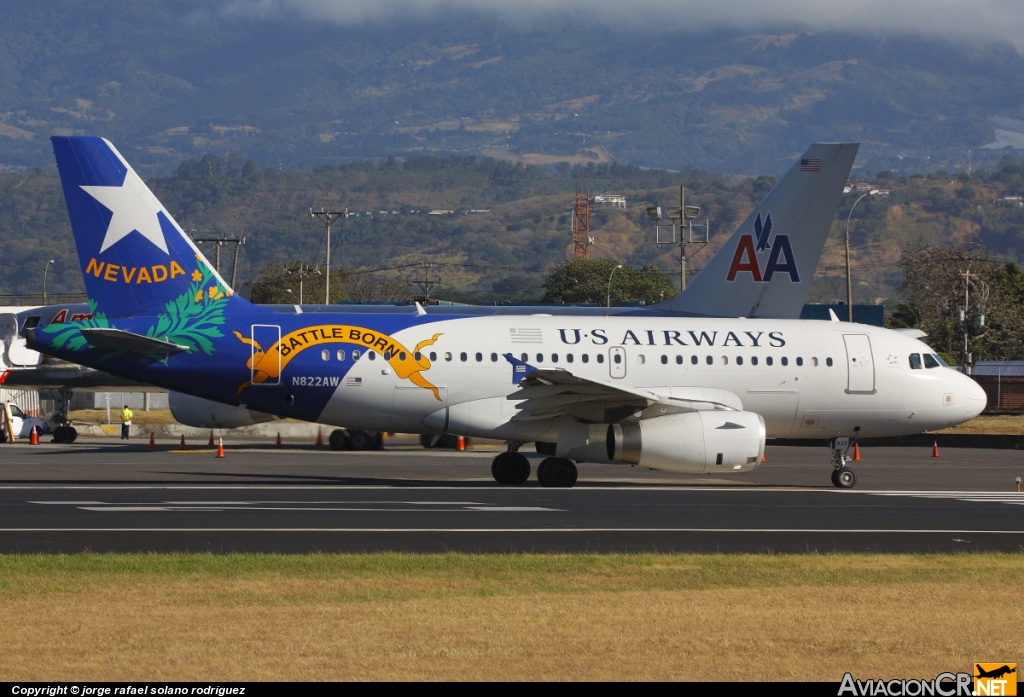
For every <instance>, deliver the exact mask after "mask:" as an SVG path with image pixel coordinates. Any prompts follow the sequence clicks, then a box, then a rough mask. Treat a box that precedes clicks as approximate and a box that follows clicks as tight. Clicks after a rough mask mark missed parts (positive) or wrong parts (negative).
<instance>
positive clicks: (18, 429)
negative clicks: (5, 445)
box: [0, 402, 50, 442]
mask: <svg viewBox="0 0 1024 697" xmlns="http://www.w3.org/2000/svg"><path fill="white" fill-rule="evenodd" d="M5 408H6V409H9V410H10V414H11V426H12V428H11V430H12V432H13V433H14V437H15V438H28V437H29V436H30V435H31V434H32V428H33V427H35V428H36V433H37V434H39V435H42V434H44V433H49V432H50V425H49V424H48V423H46V422H45V421H43V420H42V419H37V418H36V417H34V416H29V415H28V414H26V413H25V412H23V411H22V410H21V407H19V406H18V405H17V404H7V403H4V402H0V442H6V440H7V424H6V420H7V419H6V418H5V417H4V416H3V413H4V409H5Z"/></svg>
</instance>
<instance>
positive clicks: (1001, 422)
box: [936, 414, 1024, 436]
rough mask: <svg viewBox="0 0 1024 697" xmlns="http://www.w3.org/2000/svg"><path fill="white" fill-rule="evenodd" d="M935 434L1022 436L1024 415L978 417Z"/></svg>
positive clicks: (1023, 433)
mask: <svg viewBox="0 0 1024 697" xmlns="http://www.w3.org/2000/svg"><path fill="white" fill-rule="evenodd" d="M936 433H984V434H987V435H995V434H1002V435H1007V436H1024V415H1020V414H993V415H991V416H978V417H975V418H974V419H971V420H970V421H968V422H967V423H963V424H960V425H959V426H953V427H952V428H946V429H943V430H941V431H936Z"/></svg>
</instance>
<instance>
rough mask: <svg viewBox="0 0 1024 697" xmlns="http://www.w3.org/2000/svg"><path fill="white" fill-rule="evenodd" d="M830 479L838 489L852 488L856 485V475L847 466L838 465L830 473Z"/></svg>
mask: <svg viewBox="0 0 1024 697" xmlns="http://www.w3.org/2000/svg"><path fill="white" fill-rule="evenodd" d="M832 481H833V482H834V483H835V485H836V486H837V487H839V488H840V489H852V488H853V487H855V486H856V485H857V475H856V474H854V472H853V470H852V469H850V468H849V467H840V468H839V469H837V470H836V471H835V474H833V475H832Z"/></svg>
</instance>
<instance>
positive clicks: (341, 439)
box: [327, 428, 352, 450]
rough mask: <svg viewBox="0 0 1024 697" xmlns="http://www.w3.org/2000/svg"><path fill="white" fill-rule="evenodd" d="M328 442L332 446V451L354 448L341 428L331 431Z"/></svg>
mask: <svg viewBox="0 0 1024 697" xmlns="http://www.w3.org/2000/svg"><path fill="white" fill-rule="evenodd" d="M327 442H328V443H330V444H331V450H348V449H349V448H351V447H352V443H351V442H350V441H349V439H348V435H347V434H346V433H345V431H343V430H342V429H340V428H337V429H335V430H333V431H331V435H330V437H329V438H328V439H327Z"/></svg>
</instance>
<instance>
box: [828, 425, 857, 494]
mask: <svg viewBox="0 0 1024 697" xmlns="http://www.w3.org/2000/svg"><path fill="white" fill-rule="evenodd" d="M854 431H855V432H856V431H860V428H856V429H854ZM856 440H857V436H854V437H853V441H856ZM851 445H853V442H852V441H851V440H850V439H849V438H836V439H835V441H834V442H833V443H832V467H833V470H832V484H834V485H835V486H837V487H839V488H840V489H852V488H853V487H855V486H856V485H857V474H856V473H855V472H854V471H853V470H852V469H850V468H849V467H847V466H846V463H847V462H850V458H849V457H847V456H846V453H848V452H849V451H850V446H851Z"/></svg>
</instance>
